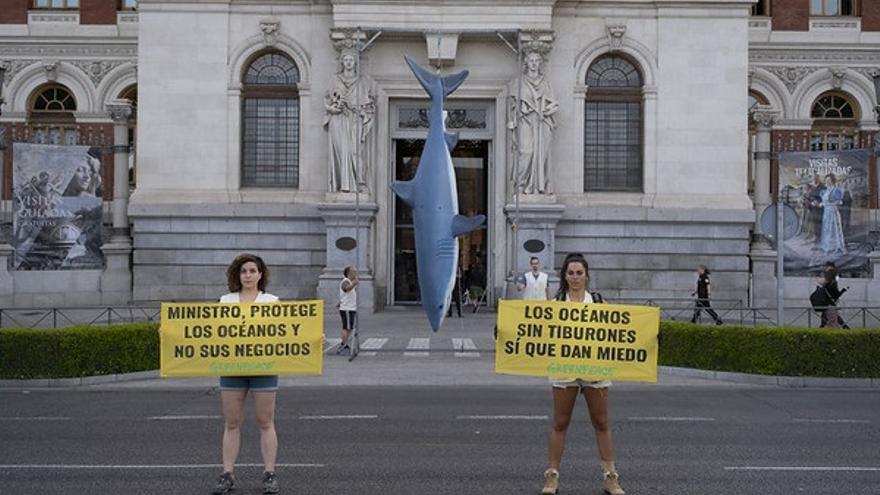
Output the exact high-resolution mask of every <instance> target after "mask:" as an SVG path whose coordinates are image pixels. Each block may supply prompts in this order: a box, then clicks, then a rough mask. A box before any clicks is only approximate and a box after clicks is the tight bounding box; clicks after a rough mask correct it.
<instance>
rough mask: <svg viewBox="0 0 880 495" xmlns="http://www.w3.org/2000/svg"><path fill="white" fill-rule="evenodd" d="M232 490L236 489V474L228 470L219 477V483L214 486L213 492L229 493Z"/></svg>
mask: <svg viewBox="0 0 880 495" xmlns="http://www.w3.org/2000/svg"><path fill="white" fill-rule="evenodd" d="M232 490H235V476H233V475H232V473H230V472H229V471H227V472H225V473H223V474H221V475H220V478H218V479H217V484H216V485H215V486H214V490H213V491H212V492H211V493H215V494H220V493H229V492H231V491H232Z"/></svg>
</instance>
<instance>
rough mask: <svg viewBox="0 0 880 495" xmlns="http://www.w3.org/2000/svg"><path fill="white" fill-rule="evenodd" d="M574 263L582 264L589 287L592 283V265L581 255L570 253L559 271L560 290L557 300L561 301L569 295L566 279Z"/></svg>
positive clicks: (557, 293)
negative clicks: (569, 267)
mask: <svg viewBox="0 0 880 495" xmlns="http://www.w3.org/2000/svg"><path fill="white" fill-rule="evenodd" d="M572 263H580V264H582V265H584V273H586V275H587V286H588V287H589V283H590V265H589V264H588V263H587V260H586V258H584V255H582V254H581V253H568V254H567V255H565V259H564V260H563V261H562V267H561V268H560V269H559V290H558V291H557V292H556V298H557V299H559V298H561V297H562V296H564V295H565V294H567V293H568V280H566V279H565V273H566V272H567V271H568V265H570V264H572Z"/></svg>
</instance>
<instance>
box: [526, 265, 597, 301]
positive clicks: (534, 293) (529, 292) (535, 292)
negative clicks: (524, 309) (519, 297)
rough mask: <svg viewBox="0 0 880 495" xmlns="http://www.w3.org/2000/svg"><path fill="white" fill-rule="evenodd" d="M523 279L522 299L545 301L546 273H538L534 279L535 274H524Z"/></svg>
mask: <svg viewBox="0 0 880 495" xmlns="http://www.w3.org/2000/svg"><path fill="white" fill-rule="evenodd" d="M525 279H526V287H525V290H524V292H523V299H528V300H538V301H543V300H545V299H547V274H546V273H544V272H538V276H537V277H535V272H528V273H526V274H525ZM591 302H592V301H591Z"/></svg>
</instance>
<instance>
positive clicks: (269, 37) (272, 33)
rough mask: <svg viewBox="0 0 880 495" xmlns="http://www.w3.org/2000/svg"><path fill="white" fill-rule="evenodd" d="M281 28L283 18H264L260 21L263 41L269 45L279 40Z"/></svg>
mask: <svg viewBox="0 0 880 495" xmlns="http://www.w3.org/2000/svg"><path fill="white" fill-rule="evenodd" d="M280 30H281V20H280V19H276V18H272V19H263V20H261V21H260V31H262V32H263V42H264V43H266V44H267V45H269V46H272V45H274V44H275V43H277V42H278V34H279V32H280Z"/></svg>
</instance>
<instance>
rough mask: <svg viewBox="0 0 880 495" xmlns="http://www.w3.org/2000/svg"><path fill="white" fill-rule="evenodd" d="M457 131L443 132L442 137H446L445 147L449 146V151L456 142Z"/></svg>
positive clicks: (453, 147)
mask: <svg viewBox="0 0 880 495" xmlns="http://www.w3.org/2000/svg"><path fill="white" fill-rule="evenodd" d="M458 134H459V133H458V132H447V133H444V135H443V137H444V138H446V147H447V148H449V151H450V152H452V150H454V149H455V145H456V144H458Z"/></svg>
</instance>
